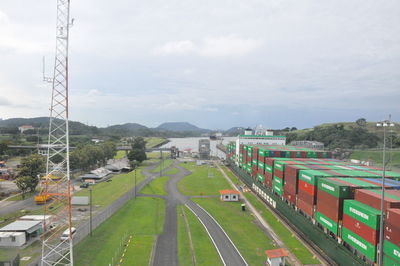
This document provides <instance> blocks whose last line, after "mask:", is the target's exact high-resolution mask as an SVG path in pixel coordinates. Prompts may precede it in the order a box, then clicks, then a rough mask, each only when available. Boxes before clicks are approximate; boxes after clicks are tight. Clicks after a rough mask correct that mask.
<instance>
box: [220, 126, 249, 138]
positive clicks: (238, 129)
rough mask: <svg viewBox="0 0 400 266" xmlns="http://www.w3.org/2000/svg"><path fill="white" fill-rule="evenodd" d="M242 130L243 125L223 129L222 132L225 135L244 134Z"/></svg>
mask: <svg viewBox="0 0 400 266" xmlns="http://www.w3.org/2000/svg"><path fill="white" fill-rule="evenodd" d="M244 130H245V128H244V127H232V128H230V129H228V130H225V131H224V134H225V135H227V136H237V135H240V134H244Z"/></svg>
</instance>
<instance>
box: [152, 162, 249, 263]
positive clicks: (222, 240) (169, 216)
mask: <svg viewBox="0 0 400 266" xmlns="http://www.w3.org/2000/svg"><path fill="white" fill-rule="evenodd" d="M173 167H176V168H177V169H178V170H179V172H178V173H177V174H175V175H172V176H171V179H170V180H169V182H168V183H167V192H168V197H167V213H166V217H165V219H166V220H165V224H164V232H163V233H162V234H161V235H160V236H159V237H158V240H157V244H156V249H155V254H154V260H153V265H155V266H172V265H178V264H179V263H178V251H177V215H176V205H178V204H186V206H188V207H189V208H190V209H191V210H192V211H193V212H194V213H195V215H196V216H197V218H198V219H199V220H200V221H201V223H202V224H203V226H205V228H206V230H207V231H208V232H209V234H210V235H211V238H212V241H213V242H214V244H215V246H216V248H217V250H218V252H219V254H220V257H221V258H222V260H223V263H224V264H225V265H229V266H231V265H232V266H236V265H237V266H241V265H247V263H246V262H245V261H244V259H243V257H242V256H241V254H240V253H239V251H238V250H237V249H236V247H235V246H234V245H233V243H232V242H231V240H230V239H229V237H228V236H227V235H226V234H225V232H224V231H223V229H222V228H221V227H220V226H219V224H218V223H217V222H216V221H215V220H214V219H213V218H212V217H211V216H210V215H209V214H208V213H207V212H206V211H205V210H204V209H202V208H201V207H200V206H199V205H197V204H196V203H194V202H192V201H191V200H190V199H189V198H188V197H186V196H184V195H182V194H181V193H180V192H179V191H178V189H177V183H178V182H179V180H181V179H182V178H183V177H185V176H187V175H189V174H190V173H191V172H190V171H188V170H187V169H185V168H183V167H181V166H179V162H178V161H174V163H173Z"/></svg>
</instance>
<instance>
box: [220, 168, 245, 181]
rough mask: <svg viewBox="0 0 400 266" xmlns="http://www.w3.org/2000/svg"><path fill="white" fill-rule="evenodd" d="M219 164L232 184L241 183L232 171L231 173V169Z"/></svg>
mask: <svg viewBox="0 0 400 266" xmlns="http://www.w3.org/2000/svg"><path fill="white" fill-rule="evenodd" d="M220 166H221V168H222V170H224V172H225V174H226V175H227V176H228V177H229V179H230V180H231V181H232V182H233V183H234V184H236V185H240V184H242V183H243V182H242V181H241V180H240V179H239V178H238V177H237V176H236V175H235V174H234V173H232V171H231V170H230V169H229V168H228V167H226V166H224V165H220Z"/></svg>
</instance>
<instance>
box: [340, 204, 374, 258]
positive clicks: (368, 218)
mask: <svg viewBox="0 0 400 266" xmlns="http://www.w3.org/2000/svg"><path fill="white" fill-rule="evenodd" d="M343 205H344V206H343V228H342V239H343V241H345V242H346V243H347V244H349V245H350V246H352V247H353V248H355V249H356V250H358V251H359V252H360V253H361V254H363V255H364V256H366V257H367V258H368V259H369V260H370V261H372V262H374V261H375V260H376V250H377V248H376V246H377V243H378V239H379V223H380V215H381V213H380V211H378V210H377V209H375V208H372V207H370V206H368V205H366V204H363V203H361V202H358V201H356V200H345V201H344V204H343Z"/></svg>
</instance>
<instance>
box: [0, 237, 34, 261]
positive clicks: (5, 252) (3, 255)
mask: <svg viewBox="0 0 400 266" xmlns="http://www.w3.org/2000/svg"><path fill="white" fill-rule="evenodd" d="M41 246H42V242H41V241H39V240H37V241H35V242H34V243H32V244H31V245H29V246H28V247H25V248H23V249H17V248H0V261H2V260H7V259H10V258H15V256H16V255H17V254H18V253H19V255H20V256H21V257H31V259H29V260H27V261H20V265H21V266H25V265H29V264H30V263H31V262H32V260H33V259H34V258H37V257H38V256H40V254H41V252H42V250H41V249H40V247H41Z"/></svg>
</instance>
